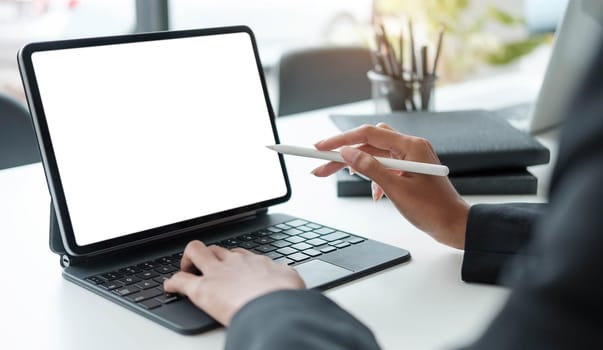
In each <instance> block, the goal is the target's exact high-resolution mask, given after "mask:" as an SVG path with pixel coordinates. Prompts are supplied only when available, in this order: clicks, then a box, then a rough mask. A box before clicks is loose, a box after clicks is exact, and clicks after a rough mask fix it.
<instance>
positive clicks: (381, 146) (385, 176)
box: [312, 123, 469, 249]
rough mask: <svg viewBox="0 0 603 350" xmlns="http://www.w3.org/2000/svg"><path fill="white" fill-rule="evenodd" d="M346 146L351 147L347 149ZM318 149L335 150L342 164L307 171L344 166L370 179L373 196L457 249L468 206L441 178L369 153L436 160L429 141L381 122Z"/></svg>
mask: <svg viewBox="0 0 603 350" xmlns="http://www.w3.org/2000/svg"><path fill="white" fill-rule="evenodd" d="M350 146H351V147H350ZM315 147H316V148H317V149H318V150H321V151H329V150H335V149H338V148H340V152H341V155H342V156H343V158H344V160H345V161H346V164H343V163H337V162H330V163H327V164H325V165H322V166H320V167H318V168H316V169H314V170H313V171H312V173H313V174H314V175H316V176H320V177H324V176H329V175H332V174H334V173H336V172H337V171H338V170H340V169H341V168H343V167H345V166H349V167H350V168H351V169H353V171H355V172H358V173H361V174H363V175H365V176H367V177H369V178H370V179H372V180H373V184H372V189H373V198H375V199H378V198H380V196H381V195H382V192H381V191H383V192H384V193H385V194H386V195H387V197H388V198H389V199H390V200H391V201H392V202H393V203H394V205H395V206H396V208H397V209H398V211H399V212H400V213H401V214H402V215H403V216H404V217H405V218H406V219H408V220H409V221H410V222H411V223H412V224H414V225H415V226H416V227H418V228H419V229H421V230H423V231H425V232H426V233H428V234H429V235H431V236H432V237H433V238H434V239H435V240H437V241H438V242H440V243H443V244H446V245H449V246H451V247H455V248H458V249H463V248H464V245H465V230H466V226H467V217H468V215H469V205H468V204H467V203H466V202H465V201H464V200H463V198H461V196H460V195H459V194H458V192H457V191H456V190H455V188H454V187H453V186H452V184H451V183H450V180H449V179H448V178H447V177H442V176H431V175H423V174H415V173H407V172H400V171H397V172H393V171H392V170H390V169H386V168H385V167H384V166H382V165H381V163H379V162H378V161H377V160H376V159H375V158H374V157H373V156H378V157H390V158H396V159H403V160H410V161H416V162H424V163H434V164H440V161H439V159H438V157H437V155H436V153H435V151H434V150H433V147H432V146H431V144H430V143H429V141H427V140H425V139H423V138H419V137H414V136H408V135H404V134H401V133H399V132H397V131H395V130H394V129H392V128H391V127H389V126H387V125H386V124H383V123H380V124H377V126H372V125H365V126H361V127H359V128H356V129H353V130H350V131H347V132H344V133H342V134H340V135H337V136H334V137H331V138H328V139H325V140H322V141H320V142H318V143H316V144H315Z"/></svg>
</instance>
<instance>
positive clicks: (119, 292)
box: [113, 286, 140, 297]
mask: <svg viewBox="0 0 603 350" xmlns="http://www.w3.org/2000/svg"><path fill="white" fill-rule="evenodd" d="M138 292H140V288H138V287H136V286H127V287H123V288H119V289H116V290H114V291H113V293H115V294H117V295H120V296H122V297H125V296H126V295H130V294H134V293H138Z"/></svg>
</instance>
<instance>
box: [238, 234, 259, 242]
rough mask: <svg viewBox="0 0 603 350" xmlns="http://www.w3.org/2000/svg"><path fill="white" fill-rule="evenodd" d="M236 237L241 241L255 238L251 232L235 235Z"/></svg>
mask: <svg viewBox="0 0 603 350" xmlns="http://www.w3.org/2000/svg"><path fill="white" fill-rule="evenodd" d="M237 239H239V240H241V241H253V240H254V239H255V237H254V236H253V235H251V234H244V235H241V236H239V237H237Z"/></svg>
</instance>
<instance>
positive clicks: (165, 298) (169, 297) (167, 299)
mask: <svg viewBox="0 0 603 350" xmlns="http://www.w3.org/2000/svg"><path fill="white" fill-rule="evenodd" d="M178 299H180V297H179V296H178V294H171V293H163V294H162V295H160V296H158V297H156V298H155V300H157V301H158V302H160V303H162V304H169V303H171V302H173V301H176V300H178Z"/></svg>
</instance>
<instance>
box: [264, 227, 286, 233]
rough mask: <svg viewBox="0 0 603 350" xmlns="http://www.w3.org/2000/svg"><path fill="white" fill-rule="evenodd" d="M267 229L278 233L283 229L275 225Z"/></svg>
mask: <svg viewBox="0 0 603 350" xmlns="http://www.w3.org/2000/svg"><path fill="white" fill-rule="evenodd" d="M266 230H268V231H270V232H274V233H276V232H281V231H282V230H283V229H281V228H278V227H274V226H270V227H268V228H267V229H266Z"/></svg>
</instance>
